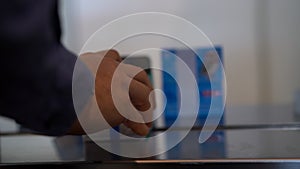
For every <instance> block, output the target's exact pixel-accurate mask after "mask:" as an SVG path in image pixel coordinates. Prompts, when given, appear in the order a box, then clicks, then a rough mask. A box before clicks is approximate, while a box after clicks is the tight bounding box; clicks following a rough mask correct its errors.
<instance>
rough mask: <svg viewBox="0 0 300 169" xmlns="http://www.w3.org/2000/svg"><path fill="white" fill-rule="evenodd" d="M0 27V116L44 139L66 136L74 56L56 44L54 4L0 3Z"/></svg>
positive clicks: (50, 0) (42, 0)
mask: <svg viewBox="0 0 300 169" xmlns="http://www.w3.org/2000/svg"><path fill="white" fill-rule="evenodd" d="M0 24H1V27H0V49H1V62H0V71H1V72H0V74H1V83H0V85H1V86H0V90H1V95H0V97H1V98H0V114H1V115H4V116H7V117H10V118H13V119H15V120H16V122H18V123H20V124H21V125H23V126H24V127H27V128H30V129H33V130H35V131H38V132H41V133H43V134H47V135H63V134H65V133H66V132H67V130H68V129H69V128H70V126H71V124H72V123H73V122H74V121H75V119H76V114H75V112H74V107H73V101H72V74H73V68H74V65H75V62H76V56H75V55H73V54H71V53H70V52H69V51H67V50H66V49H65V48H64V47H63V46H62V44H61V43H60V26H59V19H58V12H57V1H54V0H38V1H37V0H26V1H20V0H6V1H2V2H1V5H0Z"/></svg>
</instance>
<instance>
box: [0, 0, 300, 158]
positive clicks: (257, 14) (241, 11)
mask: <svg viewBox="0 0 300 169" xmlns="http://www.w3.org/2000/svg"><path fill="white" fill-rule="evenodd" d="M299 7H300V1H299V0H285V1H282V0H226V1H218V0H189V1H185V0H165V1H146V0H139V1H133V0H122V1H120V0H119V1H117V0H110V1H106V0H89V1H86V0H72V1H69V0H60V16H61V23H62V28H63V39H62V40H63V43H64V44H65V46H66V47H67V48H68V49H69V50H71V51H72V52H74V53H76V54H78V53H79V52H80V49H81V48H82V46H83V45H84V43H85V42H86V41H87V39H88V38H89V37H90V36H91V35H92V34H93V33H94V32H95V31H96V30H98V29H99V28H101V27H102V26H104V25H105V24H107V23H109V22H110V21H112V20H114V19H117V18H119V17H122V16H124V15H129V14H133V13H137V12H165V13H170V14H174V15H177V16H179V17H183V18H185V19H187V20H188V21H190V22H192V23H193V24H195V25H196V26H197V27H198V28H200V29H201V30H202V31H203V32H204V33H205V34H206V35H207V36H208V37H209V38H210V40H211V41H212V43H213V44H216V45H221V46H222V47H223V49H224V63H225V72H226V80H227V105H226V106H228V107H235V106H244V105H249V106H251V105H269V104H271V105H293V104H294V102H296V98H297V97H296V93H297V91H298V93H300V92H299V91H300V74H299V72H300V65H299V64H300V19H299V18H300V10H299ZM120 29H122V28H120ZM187 33H189V32H187ZM132 45H133V46H134V45H135V44H132ZM166 45H167V44H166ZM194 45H197V44H194ZM162 47H163V46H162ZM122 52H123V51H121V54H122ZM299 98H300V97H298V99H299ZM298 101H299V100H298ZM257 119H259V117H257ZM16 130H18V125H16V124H15V123H13V122H12V121H11V120H8V119H6V118H0V131H2V132H3V131H16ZM22 137H24V138H22V143H23V144H5V143H9V142H10V143H12V142H13V141H14V138H13V137H12V138H3V139H2V142H1V143H0V144H1V145H0V147H1V151H2V154H4V155H5V154H7V155H8V156H4V157H2V160H4V161H5V160H6V161H7V160H8V161H9V160H12V161H14V159H15V158H16V156H20V158H22V157H23V156H24V155H25V152H28V151H38V152H43V153H41V154H40V156H32V157H30V156H27V159H28V161H30V160H35V161H39V160H40V161H43V160H44V159H53V160H56V159H58V157H57V152H55V151H54V150H53V149H49V148H47V147H49V146H53V142H52V138H51V139H49V138H48V137H40V136H39V137H37V138H36V140H35V141H33V140H32V139H31V138H27V136H22ZM5 140H6V141H5ZM37 142H38V143H39V144H38V145H35V146H36V149H35V150H32V147H33V146H34V145H33V144H35V143H37ZM4 144H5V145H4ZM24 145H29V146H24ZM19 148H23V149H26V150H24V151H23V152H24V153H23V154H22V152H20V153H18V154H14V156H10V154H9V152H11V151H12V150H18V149H19ZM44 150H45V151H44ZM49 150H50V151H49ZM25 156H26V155H25Z"/></svg>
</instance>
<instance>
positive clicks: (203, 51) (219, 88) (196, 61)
mask: <svg viewBox="0 0 300 169" xmlns="http://www.w3.org/2000/svg"><path fill="white" fill-rule="evenodd" d="M172 55H173V56H172ZM174 55H176V57H174ZM161 58H162V70H165V71H168V72H172V73H173V74H174V75H175V77H176V78H177V79H184V77H182V76H185V75H182V73H181V69H182V68H181V67H179V66H178V64H177V62H178V58H180V59H181V60H183V61H184V62H185V64H186V65H188V67H189V68H190V70H191V71H192V72H193V75H194V76H195V78H196V80H197V85H198V88H199V96H200V108H199V112H198V117H197V120H196V124H195V125H203V123H204V121H205V119H206V117H207V115H208V112H209V109H210V105H211V98H212V96H214V99H216V102H215V103H217V104H216V105H214V107H213V108H214V109H220V110H219V111H213V112H217V113H223V109H222V108H223V105H224V86H223V81H224V77H223V72H222V71H223V67H222V66H221V65H220V63H223V53H222V48H221V47H220V46H215V47H207V48H205V47H204V48H203V47H201V48H196V49H194V50H191V49H188V48H184V49H180V48H169V49H164V50H163V51H162V52H161ZM200 58H201V59H200ZM219 59H220V61H221V62H219ZM202 60H203V62H205V65H206V66H204V64H203V62H202ZM208 69H209V70H210V71H209V72H213V73H211V74H210V75H211V76H210V77H211V79H209V76H208V73H207V70H208ZM186 83H188V82H186ZM212 84H213V85H214V86H215V88H214V90H212V89H211V85H212ZM162 90H163V91H164V93H165V95H166V98H167V104H166V107H165V110H164V119H165V124H166V125H167V126H170V125H171V124H173V122H174V121H175V119H176V118H177V115H178V113H179V109H180V91H179V86H178V84H177V83H176V81H175V79H174V78H173V77H171V76H170V75H169V74H167V73H165V72H163V73H162ZM187 116H188V113H187ZM220 123H223V118H222V119H221V122H220Z"/></svg>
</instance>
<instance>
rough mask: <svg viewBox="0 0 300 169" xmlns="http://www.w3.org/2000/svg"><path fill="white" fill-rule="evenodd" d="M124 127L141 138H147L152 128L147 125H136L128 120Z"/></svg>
mask: <svg viewBox="0 0 300 169" xmlns="http://www.w3.org/2000/svg"><path fill="white" fill-rule="evenodd" d="M124 125H125V126H126V127H128V128H130V129H131V130H132V131H133V132H134V133H136V134H138V135H140V136H146V135H147V134H148V133H149V131H150V128H149V127H148V126H147V125H146V124H145V123H136V122H133V121H130V120H126V121H125V122H124Z"/></svg>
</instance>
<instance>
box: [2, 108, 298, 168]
mask: <svg viewBox="0 0 300 169" xmlns="http://www.w3.org/2000/svg"><path fill="white" fill-rule="evenodd" d="M224 120H225V121H224V124H223V125H222V126H221V127H220V128H218V129H217V130H216V131H215V133H214V135H213V136H212V137H211V138H210V139H209V140H208V141H207V142H205V143H203V144H199V143H198V137H199V134H200V132H201V129H200V128H197V127H196V128H194V129H193V130H192V131H191V132H189V134H188V135H187V136H186V137H185V138H184V139H183V140H182V141H181V142H180V143H179V144H178V145H176V146H175V147H174V148H172V149H171V150H169V151H167V152H166V153H163V154H160V155H157V156H152V157H150V158H147V159H131V158H123V157H120V156H117V155H113V154H111V153H108V152H106V151H105V150H103V149H102V148H100V147H99V146H98V145H96V144H95V143H94V142H92V141H91V140H89V139H86V140H85V141H83V140H82V138H81V137H78V136H67V137H62V138H51V137H44V136H37V135H18V134H11V135H10V134H6V135H5V134H4V135H2V136H1V137H0V154H1V156H0V160H1V163H2V165H4V164H9V166H10V167H12V168H13V167H14V166H15V165H16V164H26V165H27V166H30V165H31V164H34V166H37V167H38V166H40V167H44V164H52V165H56V164H64V166H65V167H68V166H71V167H72V166H74V165H75V164H76V165H77V166H84V167H86V168H90V167H91V168H93V167H94V166H93V164H94V165H107V166H109V168H114V166H115V165H116V166H117V164H122V165H123V166H127V165H128V167H129V168H130V167H131V168H132V164H135V165H134V166H137V167H138V166H139V165H136V164H137V163H138V164H147V166H149V165H150V166H151V165H154V166H155V165H162V166H163V168H168V166H172V164H173V163H176V164H187V165H190V164H202V165H203V164H207V165H208V166H209V165H212V166H218V165H219V164H223V166H224V163H225V166H226V164H227V163H230V164H233V163H234V164H235V165H236V166H238V165H244V164H248V165H247V166H251V164H252V163H253V164H259V165H266V166H265V167H266V168H268V167H270V168H272V167H274V165H275V166H283V167H284V166H289V167H290V168H293V167H300V146H299V145H298V144H299V142H300V119H299V116H297V115H295V114H294V112H293V107H292V106H291V105H270V106H267V105H262V106H241V107H232V108H228V109H227V110H226V113H225V116H224ZM162 132H164V130H163V129H161V130H156V131H153V132H152V135H157V134H159V133H162ZM182 132H183V131H182V130H181V129H178V130H176V131H173V133H172V134H170V135H167V136H166V137H165V138H164V141H158V142H157V145H158V146H161V145H165V144H168V143H169V142H170V141H171V140H173V139H174V138H176V137H177V136H178V135H180V134H181V133H182ZM99 141H100V142H101V140H99ZM46 142H48V143H47V144H45V143H46ZM107 144H114V145H113V146H116V145H115V144H118V145H117V146H116V147H119V148H122V147H123V149H124V147H128V141H124V140H123V141H122V140H120V141H119V142H118V143H115V142H114V143H112V142H107ZM130 144H134V143H132V142H131V143H130ZM151 146H153V144H151V145H149V147H145V148H144V149H143V152H146V151H147V149H151V148H153V147H151ZM124 151H126V148H125V149H124ZM249 163H250V165H249ZM166 164H169V165H166ZM165 165H166V166H165ZM205 166H206V165H205ZM143 167H144V166H143ZM231 167H232V165H231ZM133 168H134V167H133ZM145 168H147V167H145Z"/></svg>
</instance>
